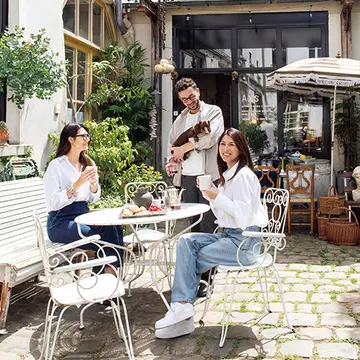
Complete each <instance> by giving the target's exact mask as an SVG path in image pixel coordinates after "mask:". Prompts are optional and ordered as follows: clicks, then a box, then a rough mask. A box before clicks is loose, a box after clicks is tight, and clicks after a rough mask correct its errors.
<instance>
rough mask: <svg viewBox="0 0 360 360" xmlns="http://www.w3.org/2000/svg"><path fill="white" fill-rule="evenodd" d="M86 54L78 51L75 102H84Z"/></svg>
mask: <svg viewBox="0 0 360 360" xmlns="http://www.w3.org/2000/svg"><path fill="white" fill-rule="evenodd" d="M86 69H87V68H86V54H85V53H83V52H82V51H79V50H78V64H77V97H76V100H85V91H86V81H85V79H86V75H87V74H86Z"/></svg>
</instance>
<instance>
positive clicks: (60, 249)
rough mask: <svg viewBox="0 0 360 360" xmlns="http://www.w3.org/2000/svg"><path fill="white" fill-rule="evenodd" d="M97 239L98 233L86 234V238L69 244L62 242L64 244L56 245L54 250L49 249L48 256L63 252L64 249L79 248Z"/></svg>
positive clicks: (98, 237)
mask: <svg viewBox="0 0 360 360" xmlns="http://www.w3.org/2000/svg"><path fill="white" fill-rule="evenodd" d="M98 240H100V235H92V236H88V237H86V238H83V239H80V240H77V241H74V242H72V243H70V244H64V246H61V247H58V248H56V249H55V250H51V249H49V250H48V254H49V256H53V255H56V254H59V253H63V252H65V251H70V250H75V249H79V248H81V247H82V246H84V245H87V244H89V243H93V242H97V241H98Z"/></svg>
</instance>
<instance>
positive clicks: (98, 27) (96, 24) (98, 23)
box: [93, 3, 102, 46]
mask: <svg viewBox="0 0 360 360" xmlns="http://www.w3.org/2000/svg"><path fill="white" fill-rule="evenodd" d="M101 39H102V8H101V7H100V6H99V5H97V4H95V3H94V4H93V43H95V44H97V45H99V46H101Z"/></svg>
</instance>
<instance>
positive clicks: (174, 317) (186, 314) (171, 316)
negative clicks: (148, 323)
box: [155, 302, 195, 329]
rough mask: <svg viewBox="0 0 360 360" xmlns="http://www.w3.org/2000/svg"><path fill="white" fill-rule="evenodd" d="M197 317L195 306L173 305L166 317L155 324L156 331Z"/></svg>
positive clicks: (187, 304)
mask: <svg viewBox="0 0 360 360" xmlns="http://www.w3.org/2000/svg"><path fill="white" fill-rule="evenodd" d="M194 315H195V310H194V305H193V304H190V303H186V304H181V303H179V302H176V303H171V304H170V309H169V311H168V312H167V313H166V315H165V317H163V318H162V319H160V320H158V321H157V322H156V323H155V329H162V328H164V327H167V326H171V325H174V324H177V323H179V322H180V321H183V320H186V319H188V318H190V317H192V316H194Z"/></svg>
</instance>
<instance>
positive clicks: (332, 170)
mask: <svg viewBox="0 0 360 360" xmlns="http://www.w3.org/2000/svg"><path fill="white" fill-rule="evenodd" d="M336 88H337V86H336V85H335V87H334V100H333V113H332V124H331V160H330V171H331V173H330V185H331V186H334V138H335V134H334V132H335V112H336V90H337V89H336Z"/></svg>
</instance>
